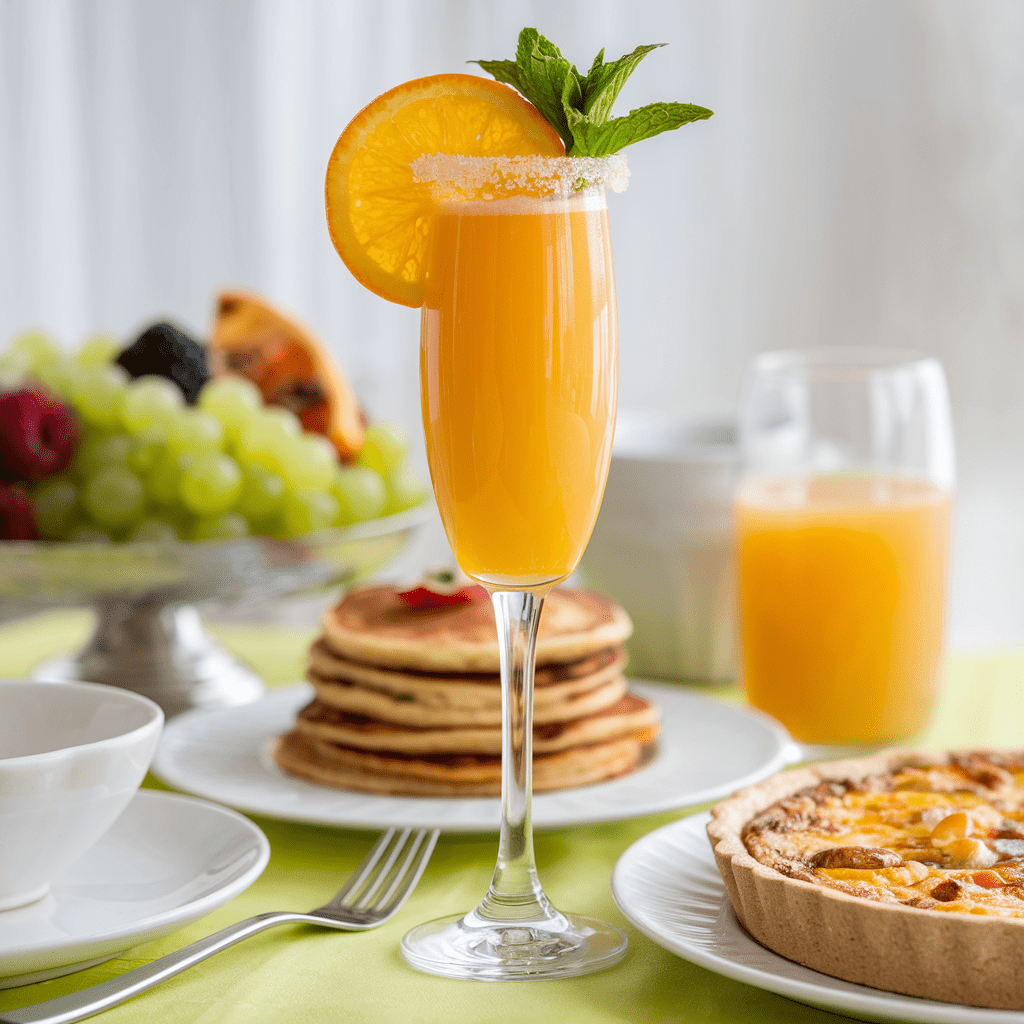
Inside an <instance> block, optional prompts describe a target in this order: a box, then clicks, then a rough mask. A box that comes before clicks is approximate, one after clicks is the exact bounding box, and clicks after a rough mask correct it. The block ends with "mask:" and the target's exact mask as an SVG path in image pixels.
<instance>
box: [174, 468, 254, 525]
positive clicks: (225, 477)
mask: <svg viewBox="0 0 1024 1024" xmlns="http://www.w3.org/2000/svg"><path fill="white" fill-rule="evenodd" d="M241 491H242V471H241V470H240V469H239V468H238V463H237V462H235V460H234V459H232V458H230V457H229V456H227V455H222V454H220V453H219V452H214V453H203V454H202V455H196V456H195V457H194V458H193V459H192V460H191V463H190V464H189V465H187V466H186V467H185V468H184V469H183V472H182V474H181V480H180V482H179V483H178V496H179V497H180V498H181V501H182V503H183V504H184V505H185V507H186V508H187V509H189V510H190V511H191V512H195V513H197V514H198V515H202V516H218V515H221V514H222V513H224V512H227V511H228V509H230V508H231V507H232V506H233V505H234V504H235V502H236V501H237V500H238V496H239V494H240V493H241Z"/></svg>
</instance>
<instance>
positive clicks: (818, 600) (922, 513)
mask: <svg viewBox="0 0 1024 1024" xmlns="http://www.w3.org/2000/svg"><path fill="white" fill-rule="evenodd" d="M739 435H740V450H741V458H742V461H743V476H742V479H741V483H740V487H739V491H738V495H737V498H736V527H737V553H738V565H739V618H740V643H741V664H742V673H743V680H744V684H745V687H746V692H747V698H748V700H749V701H750V703H751V704H753V705H755V706H756V707H759V708H761V709H762V710H764V711H767V712H768V713H769V714H770V715H773V716H774V717H775V718H777V719H779V721H781V722H782V723H783V724H784V725H785V726H786V727H787V728H788V729H789V730H790V732H791V733H792V734H793V736H794V737H795V738H796V739H797V740H800V741H802V742H803V743H805V744H817V745H843V746H871V745H875V744H881V743H889V742H892V741H895V740H904V739H908V738H910V737H913V736H914V735H916V734H917V733H918V732H920V730H921V729H922V728H923V727H924V726H925V724H926V723H927V721H928V718H929V716H930V714H931V712H932V710H933V708H934V705H935V702H936V699H937V695H938V686H939V678H938V676H939V667H940V657H941V651H942V635H943V614H944V605H945V590H946V557H947V548H948V543H949V541H948V534H949V512H950V502H951V498H952V494H953V486H954V458H953V432H952V426H951V422H950V413H949V398H948V394H947V389H946V381H945V377H944V375H943V372H942V367H941V366H940V364H939V363H938V362H937V361H936V360H935V359H931V358H928V357H926V356H923V355H920V354H918V353H915V352H909V351H900V350H882V349H858V348H848V349H842V348H835V349H805V350H794V351H788V352H769V353H765V354H763V355H761V356H760V357H758V358H757V359H756V360H755V362H754V364H753V366H752V368H751V369H750V371H749V373H748V375H747V378H746V382H745V385H744V388H743V394H742V399H741V403H740V416H739Z"/></svg>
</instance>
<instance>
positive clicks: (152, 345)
mask: <svg viewBox="0 0 1024 1024" xmlns="http://www.w3.org/2000/svg"><path fill="white" fill-rule="evenodd" d="M117 362H118V363H119V364H120V365H121V366H123V367H124V369H125V370H127V371H128V373H130V374H131V375H132V376H133V377H146V376H150V375H152V376H157V377H166V378H167V379H168V380H172V381H174V383H175V384H177V385H178V387H179V388H181V392H182V394H183V395H184V396H185V400H186V401H187V402H188V403H189V405H193V404H195V400H196V399H197V398H198V397H199V392H200V390H201V389H202V386H203V385H204V384H205V383H206V382H207V381H208V380H209V379H210V370H209V367H208V366H207V364H206V349H205V348H204V347H203V346H202V345H200V344H199V342H198V341H196V340H195V339H194V338H191V337H189V336H188V335H187V334H186V333H185V332H184V331H183V330H181V329H180V328H178V327H175V326H174V324H168V323H156V324H152V325H151V326H150V327H147V328H146V329H145V330H144V331H143V332H142V333H141V334H140V335H139V336H138V338H136V339H135V341H133V342H132V344H131V345H129V346H128V348H126V349H125V350H124V351H123V352H122V353H121V354H120V355H119V356H118V357H117Z"/></svg>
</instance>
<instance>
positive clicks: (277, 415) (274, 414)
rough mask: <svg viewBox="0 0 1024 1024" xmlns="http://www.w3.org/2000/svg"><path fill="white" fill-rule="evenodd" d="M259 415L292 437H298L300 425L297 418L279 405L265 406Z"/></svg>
mask: <svg viewBox="0 0 1024 1024" xmlns="http://www.w3.org/2000/svg"><path fill="white" fill-rule="evenodd" d="M260 415H261V416H262V417H263V418H264V419H266V420H269V421H270V422H271V423H279V424H280V425H281V427H282V429H283V430H284V431H285V432H286V433H288V434H290V435H291V436H292V437H298V436H299V434H301V433H302V423H301V422H299V417H298V416H296V415H295V413H293V412H292V411H291V409H285V408H284V407H282V406H280V405H269V406H266V407H265V408H264V409H263V411H262V412H261V413H260Z"/></svg>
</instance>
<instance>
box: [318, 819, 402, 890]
mask: <svg viewBox="0 0 1024 1024" xmlns="http://www.w3.org/2000/svg"><path fill="white" fill-rule="evenodd" d="M394 835H395V829H394V828H389V829H388V830H387V831H386V832H384V833H382V835H381V837H380V838H379V839H378V840H377V842H375V843H374V844H373V849H371V850H370V852H369V853H368V854H367V855H366V856H365V857H364V858H363V861H362V863H361V864H360V865H359V867H357V868H356V870H355V871H354V872H353V873H352V876H351V877H350V878H349V880H348V881H347V882H346V883H345V884H344V885H343V886H342V887H341V888H340V889H339V890H338V892H337V894H336V895H335V897H334V899H332V900H331V903H332V904H338V905H340V904H341V903H342V902H343V901H344V900H345V897H346V896H348V894H349V893H350V892H352V891H353V890H354V889H356V888H357V887H358V886H362V885H363V883H364V882H365V881H366V879H367V878H368V877H369V876H370V874H371V873H372V872H373V869H374V868H375V867H376V866H377V862H378V861H379V860H380V859H381V857H382V856H383V855H384V852H385V851H386V850H387V848H388V846H389V845H390V843H391V840H392V839H393V838H394Z"/></svg>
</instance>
